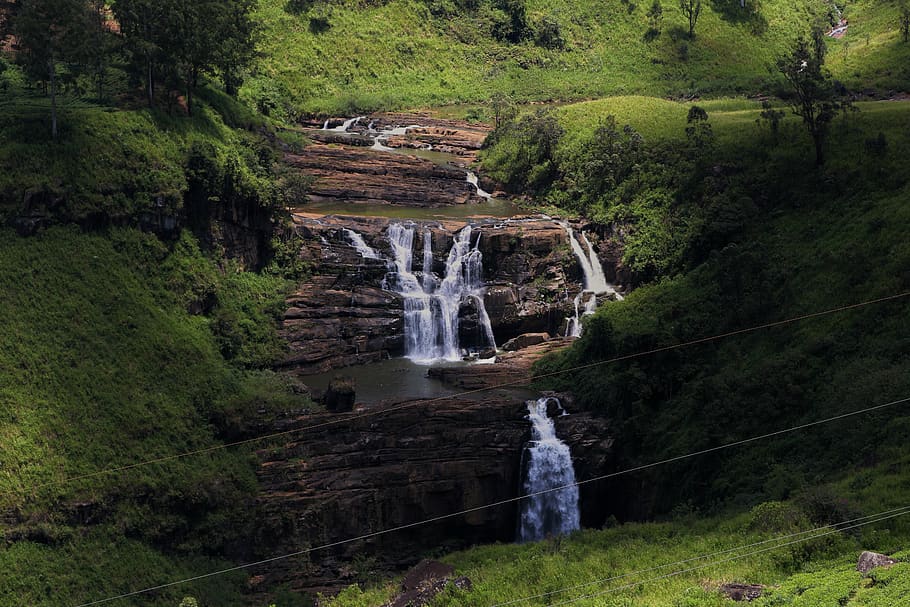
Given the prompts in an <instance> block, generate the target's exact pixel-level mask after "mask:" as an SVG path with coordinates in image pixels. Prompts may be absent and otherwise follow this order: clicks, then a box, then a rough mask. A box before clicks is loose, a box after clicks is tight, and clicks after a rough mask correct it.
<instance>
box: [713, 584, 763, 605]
mask: <svg viewBox="0 0 910 607" xmlns="http://www.w3.org/2000/svg"><path fill="white" fill-rule="evenodd" d="M718 590H719V591H720V593H721V594H723V595H724V596H726V597H727V598H728V599H732V600H734V601H754V600H755V599H757V598H759V597H760V596H761V595H762V593H763V592H764V591H765V587H764V586H762V585H760V584H735V583H731V584H722V585H721V586H720V587H719V588H718Z"/></svg>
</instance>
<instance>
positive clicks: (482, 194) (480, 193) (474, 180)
mask: <svg viewBox="0 0 910 607" xmlns="http://www.w3.org/2000/svg"><path fill="white" fill-rule="evenodd" d="M468 183H470V184H471V185H472V186H474V189H475V190H477V195H478V196H480V197H481V198H486V199H487V200H489V199H491V198H493V195H492V194H490V193H489V192H485V191H484V190H483V189H482V188H481V187H480V185H479V184H478V183H477V175H476V174H474V173H472V172H471V171H468Z"/></svg>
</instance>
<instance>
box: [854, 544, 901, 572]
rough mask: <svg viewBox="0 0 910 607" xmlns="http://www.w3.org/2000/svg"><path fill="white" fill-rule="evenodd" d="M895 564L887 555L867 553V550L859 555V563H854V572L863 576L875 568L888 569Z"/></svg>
mask: <svg viewBox="0 0 910 607" xmlns="http://www.w3.org/2000/svg"><path fill="white" fill-rule="evenodd" d="M896 562H897V561H896V560H894V559H893V558H891V557H889V556H887V555H884V554H879V553H877V552H869V551H868V550H867V551H864V552H863V553H862V554H860V555H859V561H858V562H857V563H856V570H857V571H859V572H860V573H862V574H863V575H865V574H867V573H869V572H870V571H872V570H873V569H875V568H876V567H890V566H891V565H893V564H895V563H896Z"/></svg>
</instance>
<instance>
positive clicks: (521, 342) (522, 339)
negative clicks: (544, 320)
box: [502, 333, 550, 352]
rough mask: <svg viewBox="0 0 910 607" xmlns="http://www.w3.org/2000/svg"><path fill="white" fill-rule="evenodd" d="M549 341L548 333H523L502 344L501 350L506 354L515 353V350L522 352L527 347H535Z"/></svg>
mask: <svg viewBox="0 0 910 607" xmlns="http://www.w3.org/2000/svg"><path fill="white" fill-rule="evenodd" d="M549 340H550V334H549V333H524V334H522V335H519V336H518V337H514V338H512V339H510V340H509V341H507V342H506V343H504V344H503V345H502V349H503V350H505V351H506V352H515V351H516V350H523V349H525V348H527V347H528V346H536V345H537V344H542V343H543V342H545V341H549Z"/></svg>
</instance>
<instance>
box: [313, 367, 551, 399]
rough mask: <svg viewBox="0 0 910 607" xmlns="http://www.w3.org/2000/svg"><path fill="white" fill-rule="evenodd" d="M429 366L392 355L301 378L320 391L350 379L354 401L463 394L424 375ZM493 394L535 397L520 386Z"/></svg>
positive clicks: (478, 395)
mask: <svg viewBox="0 0 910 607" xmlns="http://www.w3.org/2000/svg"><path fill="white" fill-rule="evenodd" d="M471 364H477V363H463V362H440V363H434V364H433V366H444V367H464V366H467V365H471ZM429 367H430V365H427V364H418V363H415V362H414V361H412V360H410V359H408V358H392V359H389V360H384V361H382V362H378V363H373V364H368V365H361V366H358V367H345V368H343V369H334V370H332V371H329V372H327V373H320V374H318V375H307V376H305V377H302V378H301V380H302V381H303V383H305V384H306V385H307V386H309V387H310V388H314V389H316V390H318V391H323V390H325V389H326V388H328V386H329V382H331V381H332V379H333V378H335V377H337V376H339V375H340V376H343V377H346V378H350V379H353V380H354V391H355V393H356V398H355V401H356V402H357V403H361V404H366V405H371V404H376V403H379V402H381V401H384V400H395V401H405V400H414V399H428V398H441V397H446V396H453V395H455V394H460V393H463V392H464V390H461V389H460V388H456V387H453V386H449V385H447V384H444V383H443V382H441V381H439V380H436V379H431V378H429V377H427V369H429ZM490 392H491V391H485V392H478V393H473V394H466V395H465V398H484V397H488V396H490ZM495 393H497V394H503V393H507V394H509V395H510V396H513V395H515V396H517V397H519V398H522V399H525V398H537V396H535V395H536V394H537V393H536V392H533V391H531V390H528V389H524V388H508V389H499V390H497V391H496V392H495Z"/></svg>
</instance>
